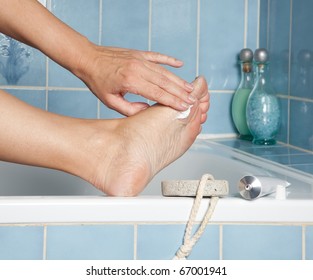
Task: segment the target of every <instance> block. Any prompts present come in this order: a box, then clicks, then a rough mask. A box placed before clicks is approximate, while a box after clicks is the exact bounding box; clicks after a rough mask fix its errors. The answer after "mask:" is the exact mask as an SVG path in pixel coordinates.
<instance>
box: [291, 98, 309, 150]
mask: <svg viewBox="0 0 313 280" xmlns="http://www.w3.org/2000/svg"><path fill="white" fill-rule="evenodd" d="M312 120H313V102H306V101H298V100H291V101H290V140H289V141H290V144H291V145H294V146H298V147H301V148H303V149H307V150H311V151H313V125H312Z"/></svg>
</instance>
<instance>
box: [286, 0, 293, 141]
mask: <svg viewBox="0 0 313 280" xmlns="http://www.w3.org/2000/svg"><path fill="white" fill-rule="evenodd" d="M292 6H293V3H292V0H290V7H289V8H290V15H289V53H288V104H287V111H288V120H287V122H288V124H287V143H288V144H290V119H291V114H290V108H291V106H290V105H291V98H290V97H291V80H290V79H291V47H292V44H291V43H292V14H293V10H292Z"/></svg>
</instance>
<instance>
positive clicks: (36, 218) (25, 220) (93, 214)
mask: <svg viewBox="0 0 313 280" xmlns="http://www.w3.org/2000/svg"><path fill="white" fill-rule="evenodd" d="M192 203H193V199H191V198H165V197H155V196H154V197H153V196H151V197H148V196H141V197H136V198H111V197H110V198H108V197H99V196H86V197H82V196H79V197H70V196H66V197H60V196H58V197H51V196H47V197H12V198H9V197H0V224H32V223H43V224H49V223H185V222H186V221H187V220H188V218H189V214H190V209H191V207H192ZM208 204H209V199H204V200H203V201H202V203H201V207H200V210H199V215H198V217H197V221H198V222H200V221H201V220H202V218H203V216H204V214H205V211H206V210H207V208H208ZM177 209H179V211H177ZM60 213H62V214H60ZM260 213H262V215H260ZM211 222H212V223H220V222H230V223H232V222H233V223H237V222H240V223H245V222H248V223H312V222H313V204H312V200H310V199H307V200H304V199H301V200H300V199H289V200H281V201H280V200H275V199H274V198H273V197H265V198H260V199H258V200H255V201H246V200H244V199H241V198H236V197H228V198H223V199H220V200H219V201H218V203H217V206H216V209H215V212H214V214H213V216H212V219H211Z"/></svg>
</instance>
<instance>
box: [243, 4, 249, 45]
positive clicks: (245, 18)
mask: <svg viewBox="0 0 313 280" xmlns="http://www.w3.org/2000/svg"><path fill="white" fill-rule="evenodd" d="M248 5H249V4H248V0H245V3H244V11H243V13H244V24H243V47H244V48H246V47H247V41H248V38H247V37H248V9H249V6H248Z"/></svg>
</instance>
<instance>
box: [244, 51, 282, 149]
mask: <svg viewBox="0 0 313 280" xmlns="http://www.w3.org/2000/svg"><path fill="white" fill-rule="evenodd" d="M268 60H269V55H268V52H267V50H266V49H263V48H261V49H257V50H256V51H255V53H254V61H255V64H256V71H257V72H256V81H255V85H254V87H253V89H252V91H251V94H250V96H249V98H248V101H247V109H246V118H247V124H248V127H249V130H250V132H251V134H252V136H253V140H252V142H253V143H254V144H258V145H274V144H275V143H276V140H275V137H276V135H277V133H278V130H279V127H280V119H281V115H280V114H281V109H280V104H279V100H278V98H277V96H276V93H275V91H274V89H273V87H272V85H271V82H270V77H269V62H268Z"/></svg>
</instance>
